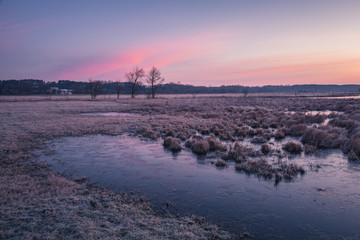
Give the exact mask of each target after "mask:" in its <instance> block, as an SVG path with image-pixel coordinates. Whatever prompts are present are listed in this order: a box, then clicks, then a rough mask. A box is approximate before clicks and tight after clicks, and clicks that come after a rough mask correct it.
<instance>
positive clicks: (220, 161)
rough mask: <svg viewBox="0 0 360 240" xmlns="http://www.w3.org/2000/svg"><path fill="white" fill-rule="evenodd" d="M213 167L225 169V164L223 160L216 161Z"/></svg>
mask: <svg viewBox="0 0 360 240" xmlns="http://www.w3.org/2000/svg"><path fill="white" fill-rule="evenodd" d="M215 166H217V167H225V166H226V162H225V161H224V160H221V159H218V160H216V162H215Z"/></svg>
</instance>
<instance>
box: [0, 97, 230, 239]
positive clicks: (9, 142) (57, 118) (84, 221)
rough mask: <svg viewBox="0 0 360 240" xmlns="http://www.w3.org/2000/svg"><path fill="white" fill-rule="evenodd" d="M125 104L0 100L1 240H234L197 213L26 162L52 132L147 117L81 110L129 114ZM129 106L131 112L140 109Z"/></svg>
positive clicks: (120, 127)
mask: <svg viewBox="0 0 360 240" xmlns="http://www.w3.org/2000/svg"><path fill="white" fill-rule="evenodd" d="M126 102H127V101H126ZM126 102H125V101H124V102H107V101H106V102H105V101H104V102H90V101H38V102H26V101H24V102H7V103H1V108H0V155H1V161H0V206H1V207H0V216H1V217H0V239H75V238H80V239H119V238H121V239H230V238H231V235H229V234H228V233H227V232H224V231H222V230H220V229H219V228H218V227H217V226H215V225H213V224H210V223H208V222H207V221H205V220H204V219H202V218H199V217H196V216H182V217H177V216H172V215H166V214H159V213H157V212H156V211H154V210H153V209H152V208H151V206H149V203H148V202H147V201H146V200H144V199H143V198H142V197H141V196H135V195H132V194H127V193H115V192H113V191H111V190H108V189H104V188H101V187H96V186H94V185H92V184H90V183H83V178H77V179H68V178H65V177H64V176H62V175H61V174H57V173H54V172H52V171H50V170H49V168H48V167H47V166H46V165H45V164H41V163H37V162H33V161H32V160H31V157H33V156H34V155H35V153H34V152H33V151H32V150H34V149H37V148H43V147H45V146H44V142H45V141H46V140H50V139H54V138H57V137H61V136H81V135H84V134H122V133H124V132H128V133H135V129H136V127H137V126H141V125H145V123H146V122H148V116H144V117H138V118H132V117H121V118H116V117H110V118H109V117H97V116H94V117H88V116H81V115H79V114H78V113H81V112H98V111H101V112H107V111H109V110H111V111H129V110H130V109H131V107H129V104H128V103H126ZM133 103H134V104H135V107H134V109H133V110H136V109H137V108H139V107H136V106H138V104H137V102H136V101H134V102H133ZM131 104H132V103H131ZM140 105H142V104H140ZM141 108H142V107H141Z"/></svg>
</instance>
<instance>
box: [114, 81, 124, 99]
mask: <svg viewBox="0 0 360 240" xmlns="http://www.w3.org/2000/svg"><path fill="white" fill-rule="evenodd" d="M114 87H115V91H116V94H117V99H119V98H120V93H121V91H122V89H123V86H122V82H120V81H118V82H114Z"/></svg>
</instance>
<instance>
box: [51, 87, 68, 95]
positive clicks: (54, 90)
mask: <svg viewBox="0 0 360 240" xmlns="http://www.w3.org/2000/svg"><path fill="white" fill-rule="evenodd" d="M73 91H74V90H73V89H65V88H63V89H59V88H58V87H51V88H50V92H51V93H52V94H60V95H71V94H72V92H73Z"/></svg>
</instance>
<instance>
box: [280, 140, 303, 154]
mask: <svg viewBox="0 0 360 240" xmlns="http://www.w3.org/2000/svg"><path fill="white" fill-rule="evenodd" d="M283 149H284V150H285V151H287V152H289V153H291V154H299V153H301V152H302V146H301V144H300V143H296V142H293V141H291V142H287V143H286V144H285V145H284V146H283Z"/></svg>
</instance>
